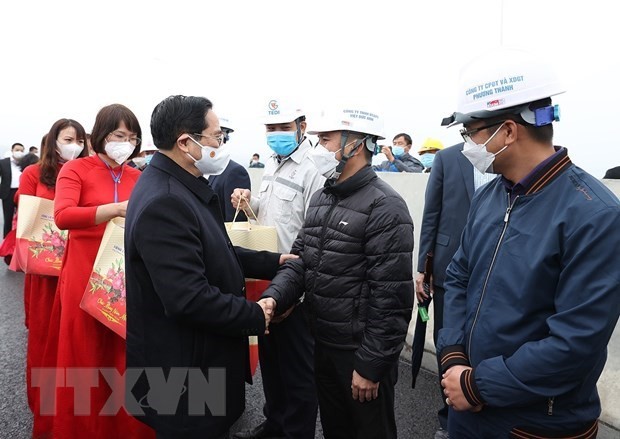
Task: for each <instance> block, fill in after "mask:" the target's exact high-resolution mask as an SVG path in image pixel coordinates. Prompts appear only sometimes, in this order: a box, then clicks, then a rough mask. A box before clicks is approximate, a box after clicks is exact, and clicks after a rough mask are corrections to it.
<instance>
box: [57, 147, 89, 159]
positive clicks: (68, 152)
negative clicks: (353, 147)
mask: <svg viewBox="0 0 620 439" xmlns="http://www.w3.org/2000/svg"><path fill="white" fill-rule="evenodd" d="M83 149H84V147H83V146H82V145H78V144H77V143H68V144H63V143H60V142H56V150H57V151H58V154H60V157H61V158H62V159H63V160H66V161H69V160H73V159H74V158H76V157H77V156H79V155H80V153H81V152H82V150H83Z"/></svg>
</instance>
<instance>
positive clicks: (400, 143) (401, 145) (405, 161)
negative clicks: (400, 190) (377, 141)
mask: <svg viewBox="0 0 620 439" xmlns="http://www.w3.org/2000/svg"><path fill="white" fill-rule="evenodd" d="M410 150H411V136H410V135H409V134H407V133H400V134H397V135H395V136H394V139H393V140H392V146H387V145H384V146H382V147H381V152H382V153H383V154H385V156H386V157H387V160H385V161H383V162H381V164H379V165H375V166H373V167H372V168H373V170H375V171H378V172H422V171H423V170H424V166H423V165H422V163H420V161H419V160H418V159H416V158H415V157H413V156H412V155H410V154H409V151H410Z"/></svg>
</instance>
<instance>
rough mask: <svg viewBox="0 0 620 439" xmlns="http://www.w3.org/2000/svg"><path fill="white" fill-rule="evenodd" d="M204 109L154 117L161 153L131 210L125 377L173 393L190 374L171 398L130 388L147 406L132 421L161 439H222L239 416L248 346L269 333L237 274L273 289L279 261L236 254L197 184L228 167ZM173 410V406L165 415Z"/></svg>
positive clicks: (173, 108) (167, 105) (171, 107)
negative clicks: (133, 374) (134, 373)
mask: <svg viewBox="0 0 620 439" xmlns="http://www.w3.org/2000/svg"><path fill="white" fill-rule="evenodd" d="M211 108H212V104H211V102H210V101H209V100H208V99H206V98H200V97H192V96H189V97H185V96H171V97H169V98H167V99H165V100H164V101H162V102H161V103H160V104H159V105H158V106H157V107H155V110H154V111H153V115H152V118H151V132H152V135H153V140H154V143H155V144H156V145H157V147H158V148H159V153H158V154H155V156H154V157H153V159H152V161H151V164H150V165H149V166H148V167H147V168H146V170H145V171H144V172H143V174H142V176H141V177H140V179H139V181H138V183H137V184H136V187H135V188H134V191H133V193H132V197H131V199H130V201H129V207H128V210H127V219H126V229H125V256H126V271H127V366H128V369H130V368H137V370H139V369H142V368H153V369H152V370H155V371H159V373H160V375H161V374H162V373H163V376H164V377H166V379H167V380H168V383H169V384H170V383H171V382H173V381H174V380H175V378H173V377H177V378H178V374H180V373H185V371H186V370H187V373H186V375H181V381H180V382H178V383H177V384H178V387H175V389H178V390H179V392H178V393H174V391H173V390H172V387H167V390H166V388H163V387H162V385H161V383H160V382H158V381H154V378H153V377H154V376H155V375H156V374H151V375H149V374H148V373H144V374H142V375H141V376H140V378H139V379H138V381H137V382H136V383H134V382H132V381H128V382H127V387H128V388H127V395H128V396H131V398H135V400H136V401H139V402H140V407H142V408H144V413H145V416H144V417H142V416H139V417H138V418H139V419H140V420H143V421H144V422H145V423H147V424H148V425H150V426H152V427H153V428H154V429H155V430H156V432H157V434H158V437H161V438H175V439H177V438H220V437H227V434H228V429H229V428H230V426H231V425H232V424H233V423H234V422H235V421H236V420H237V418H238V417H239V416H240V415H241V413H243V410H244V406H245V385H244V381H245V379H249V378H250V375H249V359H248V355H249V354H248V336H249V335H259V334H263V333H265V329H266V325H267V324H268V323H269V320H270V316H271V310H270V309H268V308H267V307H266V306H265V304H264V302H259V303H258V304H257V303H253V302H248V301H247V300H246V299H245V297H244V296H245V286H244V285H245V284H244V276H247V277H252V278H259V279H269V278H271V277H273V276H274V275H275V271H276V269H277V267H278V265H279V263H280V262H283V260H284V259H286V256H281V255H279V254H276V253H270V252H254V251H250V250H244V249H241V248H236V247H233V246H232V244H231V242H230V239H229V238H228V235H227V233H226V230H225V228H224V222H223V220H222V215H221V211H220V208H219V205H218V203H217V196H216V195H215V194H214V192H213V190H212V189H211V188H210V186H209V184H208V183H207V181H206V180H205V179H204V177H203V175H204V174H210V173H215V172H217V170H218V169H219V168H221V167H223V166H225V164H226V161H225V160H221V158H220V157H219V156H218V154H219V151H218V148H219V146H220V145H221V140H222V137H221V136H222V133H221V130H220V126H219V121H218V118H217V116H216V115H215V113H213V111H212V110H211ZM197 371H198V372H200V374H201V375H200V377H199V379H196V372H197ZM192 378H194V379H193V380H192ZM175 382H176V381H175ZM205 382H208V386H207V385H206V384H205ZM158 383H159V385H157V384H158ZM205 386H207V387H205ZM205 388H206V389H207V390H205ZM164 390H165V391H164ZM129 392H131V393H129ZM162 392H163V393H162ZM209 392H211V393H209ZM201 398H202V399H201ZM170 400H173V401H175V402H176V401H177V400H178V404H176V405H173V406H172V407H173V408H174V410H172V413H171V412H170V404H169V401H170ZM204 401H209V402H210V403H211V404H208V403H207V405H206V407H205V403H204ZM134 414H140V413H134Z"/></svg>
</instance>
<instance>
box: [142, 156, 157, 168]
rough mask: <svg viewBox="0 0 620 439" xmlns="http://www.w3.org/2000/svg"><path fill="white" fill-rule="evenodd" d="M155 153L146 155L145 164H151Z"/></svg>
mask: <svg viewBox="0 0 620 439" xmlns="http://www.w3.org/2000/svg"><path fill="white" fill-rule="evenodd" d="M154 155H155V154H149V155H147V156H146V157H145V160H144V165H145V166H147V165H150V164H151V160H152V159H153V156H154Z"/></svg>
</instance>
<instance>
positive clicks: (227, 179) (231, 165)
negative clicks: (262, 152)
mask: <svg viewBox="0 0 620 439" xmlns="http://www.w3.org/2000/svg"><path fill="white" fill-rule="evenodd" d="M231 127H232V124H231V123H230V120H228V119H227V118H224V117H220V129H221V130H222V134H223V135H224V141H223V145H227V144H228V142H229V141H230V134H231V133H234V132H235V130H234V129H232V128H231ZM223 145H222V146H223ZM229 147H230V146H226V148H229ZM207 178H208V180H209V184H210V185H211V188H212V189H213V191H214V192H215V193H216V194H217V197H218V201H219V202H220V208H221V209H222V215H223V216H224V221H232V220H233V218H234V217H235V213H236V211H237V209H235V208H234V207H232V205H231V204H230V196H231V195H232V193H233V192H234V190H235V188H238V187H250V174H248V171H247V169H245V167H243V166H242V165H240V164H239V163H237V162H236V161H234V160H232V159H231V160H230V161H229V162H228V165H227V166H226V168H225V169H224V172H222V173H221V174H219V175H209V176H207ZM236 221H247V217H246V216H245V213H244V212H243V211H240V212H239V214H238V215H237V219H236Z"/></svg>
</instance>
